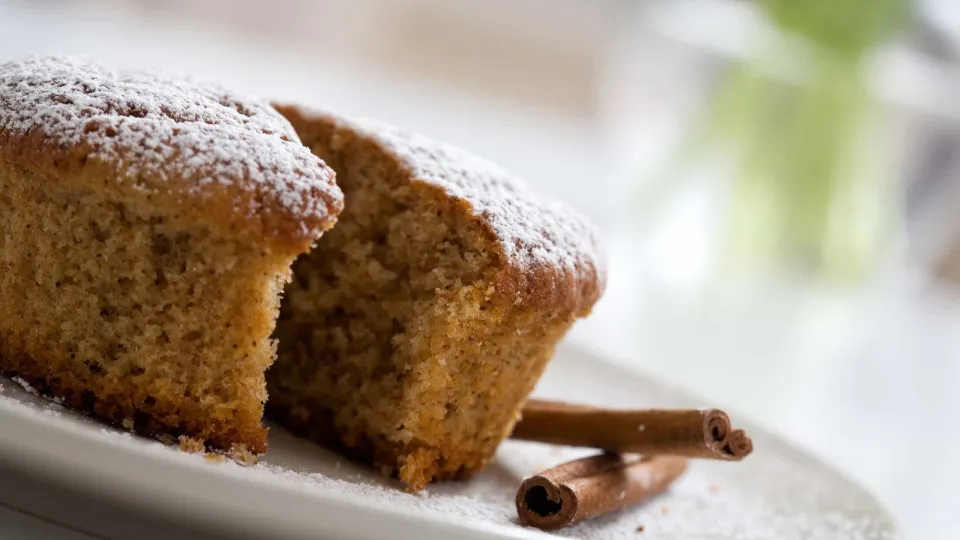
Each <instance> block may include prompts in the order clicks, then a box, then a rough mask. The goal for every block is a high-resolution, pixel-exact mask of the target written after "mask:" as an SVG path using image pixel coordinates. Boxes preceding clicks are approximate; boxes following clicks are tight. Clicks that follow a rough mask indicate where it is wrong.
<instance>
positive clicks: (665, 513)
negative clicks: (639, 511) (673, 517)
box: [660, 506, 670, 515]
mask: <svg viewBox="0 0 960 540" xmlns="http://www.w3.org/2000/svg"><path fill="white" fill-rule="evenodd" d="M660 513H661V514H663V515H667V514H669V513H670V509H669V508H667V507H666V506H663V507H661V508H660Z"/></svg>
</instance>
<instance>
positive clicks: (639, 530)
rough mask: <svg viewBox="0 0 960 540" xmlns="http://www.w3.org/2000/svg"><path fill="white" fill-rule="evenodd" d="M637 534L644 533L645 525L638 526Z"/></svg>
mask: <svg viewBox="0 0 960 540" xmlns="http://www.w3.org/2000/svg"><path fill="white" fill-rule="evenodd" d="M637 532H638V533H642V532H643V525H638V526H637Z"/></svg>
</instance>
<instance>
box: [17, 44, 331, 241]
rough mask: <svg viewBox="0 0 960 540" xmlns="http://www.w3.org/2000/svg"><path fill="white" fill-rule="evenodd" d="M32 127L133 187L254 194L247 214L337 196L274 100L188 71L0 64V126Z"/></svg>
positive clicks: (321, 210)
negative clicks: (81, 151) (184, 74)
mask: <svg viewBox="0 0 960 540" xmlns="http://www.w3.org/2000/svg"><path fill="white" fill-rule="evenodd" d="M36 132H39V133H41V134H42V135H43V137H44V138H45V139H46V140H48V141H53V142H55V144H56V145H58V146H59V147H60V148H81V145H82V148H85V149H86V150H85V151H87V150H88V151H89V153H86V154H85V157H84V160H88V159H90V160H94V161H102V162H106V163H109V164H111V165H113V166H114V167H116V169H117V170H118V173H119V175H120V182H121V185H122V186H126V187H128V188H130V189H132V190H135V191H139V192H147V193H155V194H158V195H161V196H171V197H182V196H191V197H203V196H210V195H211V194H212V193H217V192H219V193H223V192H230V193H247V194H250V193H253V194H255V196H252V197H246V198H243V199H241V198H238V199H237V202H236V206H237V207H236V208H234V211H235V212H237V213H239V214H240V215H241V216H242V217H245V218H254V217H256V216H257V213H258V212H263V211H265V210H264V208H265V206H266V205H267V204H269V205H271V207H275V206H279V207H280V208H282V209H284V211H285V212H287V213H288V214H290V215H291V216H294V217H301V218H303V219H305V220H313V221H316V220H317V219H319V220H324V219H325V218H326V217H327V214H328V213H329V210H328V205H329V204H330V203H331V202H337V203H338V202H339V200H340V192H339V190H338V189H337V188H336V186H335V185H334V184H333V180H332V174H331V171H330V170H329V169H328V168H326V167H325V166H324V165H323V163H322V162H321V161H320V160H319V159H318V158H316V157H315V156H313V154H312V153H311V152H310V151H309V150H307V149H306V148H304V147H303V146H302V145H301V144H300V142H299V139H298V138H297V136H296V134H295V133H294V131H293V129H292V127H290V125H289V124H288V123H287V122H286V120H284V119H283V117H281V116H280V115H279V114H277V113H276V112H275V111H274V110H273V109H272V108H270V107H269V106H267V105H266V104H264V103H262V102H261V101H259V100H257V99H254V98H250V97H245V96H240V95H236V94H233V93H230V92H228V91H226V90H224V89H223V88H220V87H218V86H216V85H210V84H202V83H197V82H194V81H192V80H189V79H185V78H167V77H163V76H159V75H155V74H150V73H139V72H116V71H112V70H109V69H106V68H104V67H102V66H100V65H97V64H94V63H90V62H86V61H82V60H78V59H72V58H63V57H34V58H29V59H26V60H22V61H14V62H9V63H6V64H2V65H0V134H6V135H8V136H14V137H25V136H29V135H30V134H34V133H36ZM211 188H213V189H211ZM234 188H235V189H234ZM241 201H242V202H241ZM301 227H302V228H304V229H306V228H308V225H306V224H301ZM302 232H304V233H311V232H312V231H307V230H303V231H302Z"/></svg>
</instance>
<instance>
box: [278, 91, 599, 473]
mask: <svg viewBox="0 0 960 540" xmlns="http://www.w3.org/2000/svg"><path fill="white" fill-rule="evenodd" d="M279 110H280V111H281V112H282V113H283V114H284V115H285V116H287V118H288V119H289V120H290V121H291V122H292V124H293V125H294V127H295V128H296V129H297V131H298V133H299V135H300V137H301V139H302V140H303V141H304V143H305V144H307V145H308V146H309V147H311V148H312V149H313V151H314V152H315V153H316V154H317V155H319V156H320V157H321V158H323V159H324V160H325V161H326V162H327V163H328V164H329V165H331V166H332V167H333V168H334V169H335V170H336V171H337V175H338V182H339V185H340V186H341V188H342V189H343V191H344V194H345V198H346V207H345V210H344V212H343V214H342V215H341V218H340V221H339V223H338V225H337V227H336V228H335V229H334V230H333V231H331V232H330V233H328V234H327V235H325V236H324V237H323V238H322V239H321V240H320V241H319V242H318V243H317V245H316V246H315V248H314V250H313V251H311V252H310V253H309V254H307V255H305V256H303V257H301V258H300V259H299V260H298V261H297V262H296V263H295V264H294V279H293V281H292V283H291V284H290V285H289V286H288V288H287V291H286V294H285V296H284V301H283V304H282V307H281V313H280V318H279V321H278V325H277V333H276V336H277V338H278V342H279V351H278V353H279V354H278V361H277V363H276V364H274V366H273V367H272V368H271V369H270V370H269V371H268V374H267V379H268V387H269V390H270V396H271V397H270V401H269V403H268V407H269V409H270V410H271V411H273V413H274V414H275V415H276V416H277V417H278V418H279V419H280V420H281V421H282V422H283V423H285V424H286V425H287V426H288V427H291V428H292V429H294V430H295V431H297V432H300V433H305V434H307V435H309V436H311V437H313V438H314V439H317V440H320V441H321V442H324V443H326V444H331V445H334V446H337V447H339V448H341V449H343V450H345V451H346V452H347V453H349V454H352V455H354V456H356V457H358V458H360V459H362V460H364V461H367V462H371V463H373V464H374V465H375V466H377V467H379V468H381V469H382V470H383V471H384V472H385V473H388V474H396V475H397V476H399V478H400V479H401V480H402V481H403V482H405V483H406V484H407V485H408V487H409V488H410V489H413V490H417V489H421V488H422V487H424V486H425V485H426V483H428V482H430V481H434V480H438V479H445V478H456V477H465V476H469V475H471V474H473V473H475V472H477V471H479V470H480V469H481V468H482V467H483V466H484V465H485V464H486V462H487V461H488V460H489V459H490V458H491V457H492V456H493V454H494V452H495V451H496V448H497V446H498V445H499V443H500V442H501V441H502V440H503V439H504V438H505V437H506V436H507V435H508V434H509V432H510V430H511V429H512V426H513V424H514V422H515V421H516V417H517V414H518V412H519V409H520V407H521V405H522V403H523V400H524V399H525V397H526V396H527V394H528V393H529V392H530V391H531V390H532V388H533V386H534V384H535V383H536V381H537V379H538V378H539V376H540V374H541V373H542V371H543V369H544V367H545V365H546V363H547V361H548V360H549V358H550V357H551V356H552V354H553V350H554V347H555V345H556V343H557V342H558V341H559V339H560V338H561V337H562V336H563V335H564V333H565V332H566V331H567V329H568V328H569V327H570V325H571V324H572V323H573V321H574V320H575V319H576V318H577V317H580V316H584V315H586V314H587V313H588V312H589V310H590V308H591V307H592V305H593V303H594V302H595V301H596V299H597V298H598V297H599V295H600V293H601V291H602V289H603V282H604V275H603V265H602V256H601V255H600V254H599V249H598V247H597V241H596V232H595V231H594V230H593V229H592V228H591V227H590V226H589V225H587V224H586V223H585V222H584V221H583V220H582V219H581V218H579V217H578V216H576V214H574V213H573V212H572V211H571V210H569V209H568V208H566V207H563V206H560V205H555V204H553V203H546V202H543V201H541V200H539V199H536V198H535V197H534V196H533V195H531V194H529V193H528V192H527V191H526V190H525V188H524V187H523V186H522V184H521V183H519V182H518V181H516V180H515V179H513V178H512V177H510V176H509V175H507V174H506V173H504V172H503V171H501V170H500V169H497V168H495V167H494V166H492V165H490V164H489V163H487V162H485V161H482V160H480V159H479V158H475V157H473V156H470V155H469V154H466V153H464V152H462V151H460V150H458V149H456V148H453V147H450V146H445V145H438V144H436V143H433V142H431V141H428V140H426V139H423V138H421V137H417V136H415V135H409V134H404V133H402V132H399V131H396V130H395V129H393V128H391V127H389V126H385V125H381V124H372V123H355V122H351V121H346V120H342V119H339V118H337V117H334V116H330V115H326V114H321V113H313V112H309V111H305V110H303V109H299V108H296V107H288V106H280V107H279Z"/></svg>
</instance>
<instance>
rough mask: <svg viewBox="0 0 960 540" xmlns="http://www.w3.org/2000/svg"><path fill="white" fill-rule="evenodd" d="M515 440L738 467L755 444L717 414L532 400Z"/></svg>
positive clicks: (718, 412) (519, 425)
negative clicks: (716, 461) (717, 461)
mask: <svg viewBox="0 0 960 540" xmlns="http://www.w3.org/2000/svg"><path fill="white" fill-rule="evenodd" d="M510 436H511V437H512V438H514V439H520V440H526V441H537V442H544V443H552V444H562V445H567V446H586V447H591V448H600V449H603V450H609V451H615V452H635V453H638V454H644V455H674V456H684V457H690V458H707V459H721V460H729V461H739V460H741V459H743V458H744V457H746V456H748V455H749V454H750V453H751V452H752V451H753V441H751V440H750V437H749V436H747V434H746V433H745V432H744V431H743V430H740V429H736V430H735V429H733V428H732V427H731V425H730V417H729V416H727V414H726V413H725V412H723V411H721V410H718V409H689V410H684V409H679V410H669V409H649V410H620V409H605V408H598V407H589V406H585V405H573V404H569V403H562V402H556V401H545V400H539V399H531V400H529V401H527V404H526V405H525V406H524V408H523V411H522V416H521V419H520V421H519V422H517V425H516V426H515V427H514V428H513V433H512V434H511V435H510Z"/></svg>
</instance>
